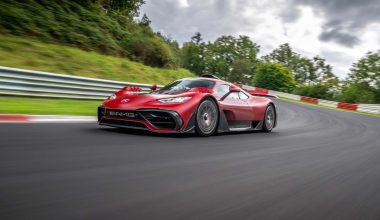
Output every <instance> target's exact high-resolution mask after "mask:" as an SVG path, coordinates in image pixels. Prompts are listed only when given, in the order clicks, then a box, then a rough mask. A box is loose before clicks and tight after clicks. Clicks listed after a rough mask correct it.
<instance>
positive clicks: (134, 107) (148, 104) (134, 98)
mask: <svg viewBox="0 0 380 220" xmlns="http://www.w3.org/2000/svg"><path fill="white" fill-rule="evenodd" d="M195 79H197V80H199V79H202V80H213V81H214V82H215V84H214V86H213V88H212V89H209V88H192V89H189V90H188V91H182V92H178V93H175V94H159V93H155V92H153V93H146V94H144V93H138V92H135V91H137V90H135V91H131V90H129V89H122V90H120V91H118V92H117V93H115V95H116V99H114V100H110V99H107V100H105V101H104V102H103V108H105V109H109V110H126V111H139V110H143V109H159V110H169V111H175V112H176V113H178V115H179V116H180V118H181V120H182V122H183V124H182V126H181V127H180V128H178V129H177V130H170V129H159V128H157V127H155V126H152V124H150V123H148V122H147V121H144V120H130V119H118V120H126V121H136V122H140V123H142V124H144V125H145V126H146V127H147V128H148V129H149V130H151V131H155V132H185V128H187V127H188V125H189V123H190V120H191V118H192V116H193V114H195V112H196V110H197V108H198V106H199V104H200V103H201V102H202V100H203V99H205V98H211V99H213V100H214V101H215V102H216V103H217V105H218V107H219V111H220V112H222V113H224V115H225V116H226V118H227V121H235V120H238V121H241V120H246V121H262V120H263V119H264V114H265V110H266V107H267V106H268V105H269V104H271V103H272V101H271V100H270V99H268V98H265V97H258V96H252V95H250V94H249V93H247V92H245V91H244V90H242V89H241V92H242V93H244V94H246V95H247V96H248V97H249V98H247V99H243V100H242V99H229V98H225V99H224V100H222V97H220V96H218V94H217V93H216V91H217V88H218V87H219V86H220V85H228V86H230V85H232V84H231V83H228V82H225V81H222V80H219V79H208V78H207V79H205V78H195ZM239 89H240V88H239ZM176 97H191V98H190V99H189V100H187V101H186V102H184V103H179V104H178V103H177V104H168V103H161V102H159V101H158V100H159V99H163V98H176Z"/></svg>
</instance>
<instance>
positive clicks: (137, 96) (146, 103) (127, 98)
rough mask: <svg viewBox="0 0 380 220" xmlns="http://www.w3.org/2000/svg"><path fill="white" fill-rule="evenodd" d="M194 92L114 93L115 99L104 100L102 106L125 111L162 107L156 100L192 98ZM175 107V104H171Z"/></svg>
mask: <svg viewBox="0 0 380 220" xmlns="http://www.w3.org/2000/svg"><path fill="white" fill-rule="evenodd" d="M192 95H194V92H177V93H175V94H173V93H172V94H170V93H169V94H167V93H155V92H153V93H133V92H127V93H119V92H117V93H116V96H117V97H116V99H114V100H109V99H107V100H105V101H104V103H103V105H104V106H105V107H106V108H115V109H117V108H122V109H126V110H134V109H138V108H149V107H153V106H164V105H165V104H163V103H159V102H158V101H157V100H158V99H163V98H175V97H181V96H192ZM171 105H175V104H171Z"/></svg>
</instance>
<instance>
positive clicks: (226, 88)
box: [215, 84, 230, 97]
mask: <svg viewBox="0 0 380 220" xmlns="http://www.w3.org/2000/svg"><path fill="white" fill-rule="evenodd" d="M229 91H230V86H229V85H225V84H223V85H220V86H219V87H218V88H217V89H216V91H215V95H217V96H220V97H223V96H224V95H225V94H227V93H228V92H229Z"/></svg>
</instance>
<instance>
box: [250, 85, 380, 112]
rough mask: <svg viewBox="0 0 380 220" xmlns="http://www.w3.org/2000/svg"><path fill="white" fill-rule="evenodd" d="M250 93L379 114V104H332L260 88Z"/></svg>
mask: <svg viewBox="0 0 380 220" xmlns="http://www.w3.org/2000/svg"><path fill="white" fill-rule="evenodd" d="M250 93H251V94H252V93H254V94H257V95H271V96H278V97H285V98H288V99H293V100H297V101H302V102H307V103H311V104H315V105H321V106H326V107H331V108H337V109H345V110H351V111H358V112H367V113H374V114H380V105H379V104H352V103H344V102H334V101H328V100H323V99H317V98H311V97H306V96H299V95H293V94H289V93H284V92H277V91H272V90H266V89H260V88H254V89H251V90H250Z"/></svg>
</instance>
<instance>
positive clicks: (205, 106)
mask: <svg viewBox="0 0 380 220" xmlns="http://www.w3.org/2000/svg"><path fill="white" fill-rule="evenodd" d="M218 122H219V110H218V107H217V106H216V103H215V102H214V101H213V100H212V99H210V98H206V99H205V100H203V101H202V102H201V103H200V104H199V106H198V109H197V113H196V117H195V132H196V133H197V134H198V135H199V136H203V137H207V136H211V135H213V134H214V133H215V131H216V130H217V127H218Z"/></svg>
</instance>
